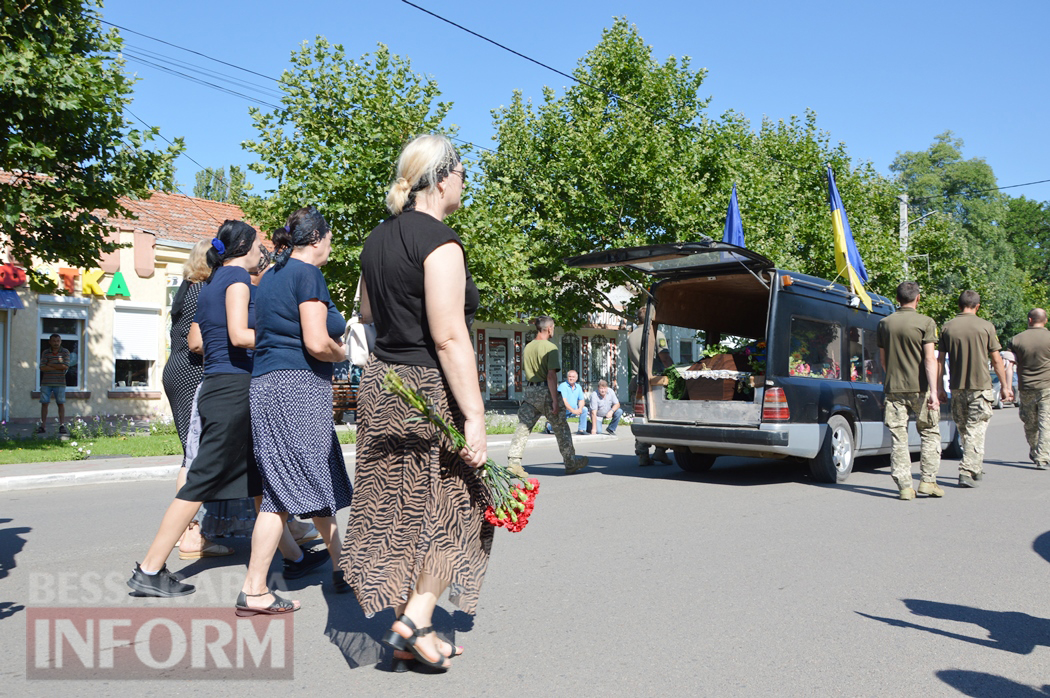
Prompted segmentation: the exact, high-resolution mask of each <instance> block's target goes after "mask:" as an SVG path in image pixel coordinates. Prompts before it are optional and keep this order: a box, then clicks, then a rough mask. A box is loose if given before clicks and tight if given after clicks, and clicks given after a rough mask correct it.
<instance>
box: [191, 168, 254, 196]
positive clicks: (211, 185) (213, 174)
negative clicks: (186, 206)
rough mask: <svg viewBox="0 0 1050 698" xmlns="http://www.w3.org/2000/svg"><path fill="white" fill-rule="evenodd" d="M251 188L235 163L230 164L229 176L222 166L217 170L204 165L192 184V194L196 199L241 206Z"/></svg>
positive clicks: (241, 170)
mask: <svg viewBox="0 0 1050 698" xmlns="http://www.w3.org/2000/svg"><path fill="white" fill-rule="evenodd" d="M251 188H252V185H251V183H250V182H248V181H247V180H246V178H245V174H244V170H243V169H241V168H240V167H238V166H237V165H230V174H229V176H227V175H226V170H225V169H224V168H222V167H220V168H219V169H217V170H216V169H212V168H211V167H205V168H204V169H203V170H200V171H198V172H197V175H196V178H195V184H194V185H193V195H194V196H196V197H197V198H198V199H208V200H209V201H221V202H223V203H229V204H233V205H234V206H243V204H244V200H245V198H246V197H247V196H248V194H247V192H248V191H249V190H251Z"/></svg>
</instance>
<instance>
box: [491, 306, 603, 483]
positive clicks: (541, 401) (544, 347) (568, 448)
mask: <svg viewBox="0 0 1050 698" xmlns="http://www.w3.org/2000/svg"><path fill="white" fill-rule="evenodd" d="M553 335H554V320H553V319H552V318H550V317H547V316H546V315H544V316H541V317H539V318H536V339H534V340H532V341H531V342H529V343H528V344H527V345H526V346H525V351H524V352H523V354H522V357H521V364H522V369H523V370H524V372H525V381H526V385H525V400H524V402H522V403H521V408H520V409H519V410H518V428H517V429H516V430H515V431H514V437H513V438H512V439H511V442H510V453H509V455H508V457H507V464H508V466H509V467H511V468H520V467H521V457H522V456H523V455H525V444H526V443H527V442H528V440H529V434H531V433H532V428H533V427H534V426H536V422H537V420H539V418H540V417H541V416H543V417H546V418H547V421H549V422H550V423H551V424H552V425H553V427H554V438H555V439H556V440H557V441H558V450H559V451H561V458H562V461H563V462H564V463H565V472H566V473H568V474H570V475H571V474H572V473H575V472H576V471H577V470H581V469H583V468H585V467H587V458H586V456H582V457H581V456H577V455H576V449H575V448H573V445H572V434H571V433H570V432H569V424H568V422H566V421H565V410H564V409H560V408H561V407H563V405H562V398H561V394H560V393H558V371H560V370H561V359H560V357H559V354H558V347H557V346H556V345H555V344H554V342H552V341H550V338H551V336H553Z"/></svg>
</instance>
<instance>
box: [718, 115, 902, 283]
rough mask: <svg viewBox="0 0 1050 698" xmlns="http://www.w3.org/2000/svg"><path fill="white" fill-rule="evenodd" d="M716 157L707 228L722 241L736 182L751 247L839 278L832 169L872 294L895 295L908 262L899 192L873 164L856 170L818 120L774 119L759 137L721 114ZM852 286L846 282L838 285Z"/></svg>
mask: <svg viewBox="0 0 1050 698" xmlns="http://www.w3.org/2000/svg"><path fill="white" fill-rule="evenodd" d="M710 152H711V154H712V155H711V157H712V162H711V169H712V171H718V172H721V173H722V174H720V179H721V185H720V189H719V193H718V195H717V200H718V201H719V203H720V206H719V208H718V209H716V210H715V211H714V215H713V216H712V220H711V221H710V223H709V224H708V225H709V226H710V228H711V229H712V230H716V231H717V233H712V237H715V235H716V234H717V235H719V236H720V235H721V226H722V222H723V219H724V216H725V205H726V204H725V202H727V201H728V199H729V194H730V189H731V186H732V183H734V182H735V183H736V184H737V190H738V198H739V202H740V208H741V217H742V219H743V223H744V233H745V241H746V243H747V247H748V248H749V249H753V250H755V251H757V252H760V253H761V254H763V255H765V256H767V257H769V258H770V259H771V260H773V261H774V262H776V263H777V265H778V266H781V267H784V268H786V269H792V270H795V271H800V272H803V273H806V274H812V275H814V276H819V277H821V278H826V279H835V278H836V276H837V273H838V272H837V269H836V267H835V259H834V253H833V251H834V239H833V236H832V224H831V209H830V206H829V204H828V182H827V171H826V165H830V166H831V168H832V170H833V172H834V173H835V182H836V186H837V187H838V190H839V194H840V196H841V197H842V202H843V206H844V207H845V209H846V215H847V218H848V219H849V223H850V228H851V230H852V232H853V237H854V240H855V241H856V244H857V249H858V251H859V252H860V255H861V258H862V259H863V260H864V266H865V268H866V269H867V271H868V277H869V280H868V283H867V284H866V286H865V288H866V289H868V290H869V291H874V292H876V293H881V294H883V295H892V292H893V290H894V288H895V287H896V285H897V284H898V283H900V280H901V279H900V275H901V271H902V269H903V256H902V255H901V252H900V245H899V243H898V236H897V206H896V201H895V197H896V195H897V193H898V190H897V187H896V186H895V185H894V184H893V182H891V181H890V180H889V179H887V178H886V177H883V176H882V175H880V174H879V173H878V172H876V171H875V169H874V167H872V165H871V163H869V162H861V163H859V164H854V163H853V162H852V160H851V158H850V156H849V153H848V151H847V149H846V146H845V145H844V144H842V143H832V141H831V136H830V134H828V133H827V132H826V131H821V130H820V129H819V128H818V127H817V117H816V114H815V113H814V112H813V111H811V110H806V112H805V114H804V115H803V116H802V117H791V118H789V119H787V120H780V121H775V122H774V121H772V120H770V119H763V121H762V124H761V125H760V127H759V129H758V131H757V132H752V130H751V126H750V124H749V122H748V121H747V120H746V119H744V118H743V117H742V116H740V115H739V114H737V113H735V112H729V113H727V114H725V115H723V116H722V118H721V120H720V122H719V125H718V129H717V135H716V137H715V138H714V140H713V142H712V144H711V146H710ZM837 280H838V281H839V282H845V280H843V279H841V278H840V279H837Z"/></svg>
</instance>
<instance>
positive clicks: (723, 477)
mask: <svg viewBox="0 0 1050 698" xmlns="http://www.w3.org/2000/svg"><path fill="white" fill-rule="evenodd" d="M587 455H588V456H589V457H590V465H588V467H587V468H586V469H585V470H582V471H581V473H589V472H597V473H601V474H603V475H612V476H614V477H640V478H662V479H670V480H680V481H684V482H698V483H706V484H711V485H726V486H730V487H750V486H756V485H776V484H785V483H791V482H798V483H807V484H811V485H817V486H820V487H834V488H837V489H842V490H846V491H849V492H856V493H858V494H866V495H869V496H873V497H891V498H896V497H897V488H896V487H895V486H893V484H892V481H891V480H890V479H889V477H888V476H887V478H886V479H887V482H888V483H889V485H888V486H887V487H885V488H882V487H871V486H860V485H848V484H824V483H818V482H816V481H815V480H814V479H813V477H812V476H811V475H810V473H809V466H808V465H807V464H806V463H805V462H804V461H798V460H789V459H776V458H734V457H731V456H722V457H720V458H718V459H717V460H715V464H714V465H713V466H712V468H711V469H710V470H709V471H707V472H705V473H687V472H685V471H683V470H682V469H681V468H679V467H678V466H677V464H675V465H653V466H647V467H641V466H639V465H638V461H637V459H636V458H635V456H634V455H633V454H631V455H625V454H623V453H607V452H601V451H597V450H592V451H588V452H587ZM668 455H670V453H669V454H668ZM880 468H888V460H887V459H885V458H879V457H871V458H859V459H857V462H856V464H855V466H854V470H855V471H856V472H870V471H873V470H878V469H880ZM526 469H527V470H528V471H529V473H530V474H534V475H564V474H565V469H564V467H563V466H562V465H561V464H542V465H527V466H526Z"/></svg>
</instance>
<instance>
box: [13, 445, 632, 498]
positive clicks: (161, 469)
mask: <svg viewBox="0 0 1050 698" xmlns="http://www.w3.org/2000/svg"><path fill="white" fill-rule="evenodd" d="M618 436H619V435H617V437H618ZM537 437H538V438H541V439H553V438H554V436H552V435H548V434H532V436H531V437H530V438H537ZM573 438H574V439H577V440H581V439H582V440H586V441H599V440H604V439H606V438H608V437H607V436H606V435H604V434H597V435H594V436H591V435H589V434H588V435H585V436H577V435H575V434H574V435H573ZM614 438H616V437H614ZM510 441H511V436H510V435H500V438H498V439H490V440H489V443H488V445H489V449H490V450H491V449H497V448H505V447H508V446H510ZM356 453H357V449H356V446H355V445H354V444H349V445H347V446H345V447H344V448H343V457H344V458H346V459H347V460H350V459H352V458H353V457H354V455H355V454H356ZM113 460H120V459H113ZM102 464H103V463H102V462H101V461H100V465H102ZM179 467H180V465H179V464H177V463H176V464H170V465H154V466H146V467H128V468H107V469H102V470H86V471H83V472H65V473H46V474H40V475H8V476H0V492H14V491H18V490H36V489H46V488H49V487H75V486H77V485H102V484H107V483H111V482H145V481H148V480H174V479H175V476H176V475H177V474H178V472H179Z"/></svg>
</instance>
